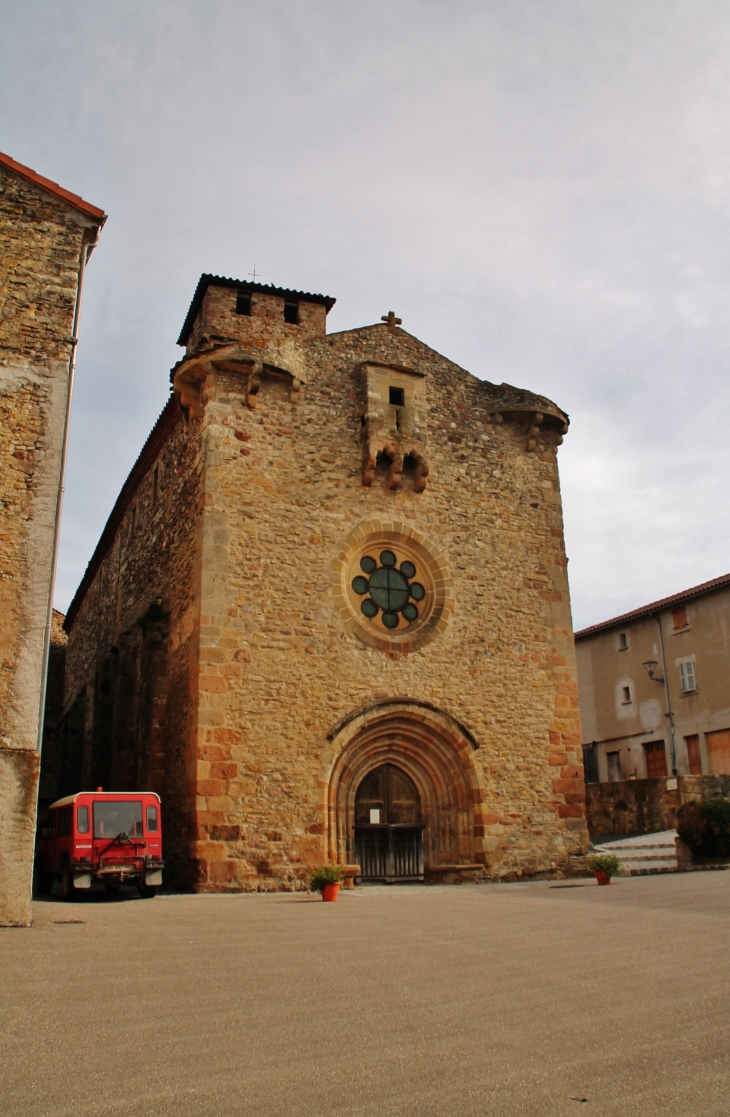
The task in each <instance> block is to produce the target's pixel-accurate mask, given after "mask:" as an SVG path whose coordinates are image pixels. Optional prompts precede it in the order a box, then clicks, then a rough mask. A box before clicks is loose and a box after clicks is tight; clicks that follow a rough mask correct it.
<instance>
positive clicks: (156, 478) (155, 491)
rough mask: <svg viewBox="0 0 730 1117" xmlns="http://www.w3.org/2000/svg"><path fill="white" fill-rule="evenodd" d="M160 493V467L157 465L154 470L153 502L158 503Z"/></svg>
mask: <svg viewBox="0 0 730 1117" xmlns="http://www.w3.org/2000/svg"><path fill="white" fill-rule="evenodd" d="M159 495H160V467H159V465H156V466H155V468H154V470H153V471H152V503H153V504H157V498H158V497H159Z"/></svg>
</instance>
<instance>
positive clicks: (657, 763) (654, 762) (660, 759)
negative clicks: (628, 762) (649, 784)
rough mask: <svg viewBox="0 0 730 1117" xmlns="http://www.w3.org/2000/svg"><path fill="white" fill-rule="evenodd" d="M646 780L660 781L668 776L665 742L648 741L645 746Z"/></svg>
mask: <svg viewBox="0 0 730 1117" xmlns="http://www.w3.org/2000/svg"><path fill="white" fill-rule="evenodd" d="M644 759H645V760H646V778H647V779H648V780H658V779H661V778H662V777H663V776H666V774H667V750H666V748H665V745H664V741H647V742H646V744H645V745H644Z"/></svg>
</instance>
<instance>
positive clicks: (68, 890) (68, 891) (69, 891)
mask: <svg viewBox="0 0 730 1117" xmlns="http://www.w3.org/2000/svg"><path fill="white" fill-rule="evenodd" d="M61 895H62V896H63V898H64V900H69V901H73V900H78V898H79V894H78V892H77V890H76V887H75V886H74V875H73V870H72V869H71V866H70V865H69V863H68V861H67V862H66V864H65V865H64V866H63V868H62V869H61Z"/></svg>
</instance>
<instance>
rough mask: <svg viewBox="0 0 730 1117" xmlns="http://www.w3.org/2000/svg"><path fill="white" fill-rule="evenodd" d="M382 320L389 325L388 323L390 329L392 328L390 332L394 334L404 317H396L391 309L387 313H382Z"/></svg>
mask: <svg viewBox="0 0 730 1117" xmlns="http://www.w3.org/2000/svg"><path fill="white" fill-rule="evenodd" d="M380 321H381V322H386V323H387V325H388V329H389V330H390V332H391V333H392V334H394V333H395V327H396V326H400V325H401V323H402V321H403V319H402V318H396V316H395V314H394V313H393V311H392V310H389V311H388V313H387V314H381V316H380Z"/></svg>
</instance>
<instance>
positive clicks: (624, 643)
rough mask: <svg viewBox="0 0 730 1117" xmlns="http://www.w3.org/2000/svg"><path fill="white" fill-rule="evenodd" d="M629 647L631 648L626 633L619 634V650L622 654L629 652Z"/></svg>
mask: <svg viewBox="0 0 730 1117" xmlns="http://www.w3.org/2000/svg"><path fill="white" fill-rule="evenodd" d="M628 646H629V638H628V636H627V635H626V633H625V632H619V634H618V650H619V651H620V652H625V651H627V650H628Z"/></svg>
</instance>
